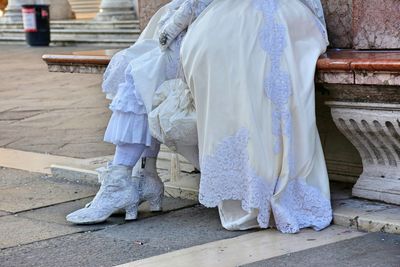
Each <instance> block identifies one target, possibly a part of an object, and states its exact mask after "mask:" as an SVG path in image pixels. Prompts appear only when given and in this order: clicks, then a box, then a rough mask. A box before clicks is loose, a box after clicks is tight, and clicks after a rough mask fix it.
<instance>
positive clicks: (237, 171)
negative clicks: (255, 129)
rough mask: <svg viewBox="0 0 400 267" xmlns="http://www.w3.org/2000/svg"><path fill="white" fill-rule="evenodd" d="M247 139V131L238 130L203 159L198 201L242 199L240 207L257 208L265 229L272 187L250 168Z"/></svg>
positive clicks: (211, 203)
mask: <svg viewBox="0 0 400 267" xmlns="http://www.w3.org/2000/svg"><path fill="white" fill-rule="evenodd" d="M248 139H249V133H248V131H247V130H246V129H240V130H239V131H238V132H237V133H236V134H235V135H233V136H229V137H226V138H225V139H224V140H223V141H222V142H221V143H220V144H219V145H218V146H217V148H216V150H215V152H214V153H213V155H211V156H205V157H204V158H203V160H202V162H201V181H200V193H199V201H200V203H202V204H203V205H205V206H206V207H216V206H217V205H218V204H219V203H221V202H222V201H223V200H241V201H242V208H243V210H245V211H247V212H250V211H251V209H258V211H259V214H258V218H257V221H258V223H259V225H260V227H262V228H267V227H268V226H269V218H270V198H271V196H272V191H273V187H271V186H270V185H268V184H267V182H266V181H265V179H263V178H262V177H259V176H257V174H256V173H255V172H254V171H253V170H252V168H251V166H250V163H249V156H248V153H247V144H248Z"/></svg>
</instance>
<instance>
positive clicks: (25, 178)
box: [0, 167, 43, 190]
mask: <svg viewBox="0 0 400 267" xmlns="http://www.w3.org/2000/svg"><path fill="white" fill-rule="evenodd" d="M42 176H43V175H42V174H39V173H33V172H27V171H21V170H16V169H9V168H2V167H0V190H1V189H6V188H12V187H16V186H23V185H27V184H30V183H33V182H35V181H36V182H38V181H40V180H41V179H42V178H41V177H42Z"/></svg>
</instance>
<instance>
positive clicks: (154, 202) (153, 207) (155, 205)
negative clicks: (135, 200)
mask: <svg viewBox="0 0 400 267" xmlns="http://www.w3.org/2000/svg"><path fill="white" fill-rule="evenodd" d="M162 202H163V196H162V195H160V196H156V197H155V198H154V199H151V200H149V207H150V211H153V212H156V211H162Z"/></svg>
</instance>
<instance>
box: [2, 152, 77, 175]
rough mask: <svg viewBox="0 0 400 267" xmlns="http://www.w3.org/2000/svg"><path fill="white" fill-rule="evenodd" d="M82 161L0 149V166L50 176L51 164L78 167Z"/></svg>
mask: <svg viewBox="0 0 400 267" xmlns="http://www.w3.org/2000/svg"><path fill="white" fill-rule="evenodd" d="M81 161H82V160H80V159H75V158H69V157H62V156H53V155H47V154H41V153H33V152H25V151H19V150H13V149H4V148H0V166H2V167H7V168H14V169H20V170H25V171H30V172H39V173H46V174H51V170H50V166H51V165H52V164H62V165H69V164H73V165H79V163H80V162H81Z"/></svg>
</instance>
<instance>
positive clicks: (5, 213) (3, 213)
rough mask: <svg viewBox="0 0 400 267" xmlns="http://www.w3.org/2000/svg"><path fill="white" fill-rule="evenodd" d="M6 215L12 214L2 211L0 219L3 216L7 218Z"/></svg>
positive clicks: (0, 211)
mask: <svg viewBox="0 0 400 267" xmlns="http://www.w3.org/2000/svg"><path fill="white" fill-rule="evenodd" d="M6 215H10V213H9V212H6V211H3V210H0V217H1V216H6Z"/></svg>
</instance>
